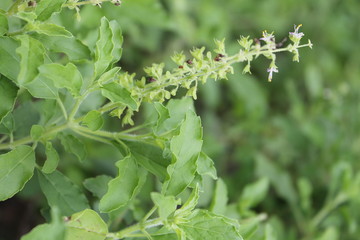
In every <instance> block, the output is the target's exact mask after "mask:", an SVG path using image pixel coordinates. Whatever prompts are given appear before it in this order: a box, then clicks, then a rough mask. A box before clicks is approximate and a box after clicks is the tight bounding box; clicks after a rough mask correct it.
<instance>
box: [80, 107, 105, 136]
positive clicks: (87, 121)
mask: <svg viewBox="0 0 360 240" xmlns="http://www.w3.org/2000/svg"><path fill="white" fill-rule="evenodd" d="M82 124H83V125H85V126H87V127H88V128H90V130H92V131H96V130H99V129H100V128H101V127H102V126H103V125H104V119H103V117H102V115H101V113H100V112H98V111H96V110H93V111H90V112H88V113H87V114H86V115H85V117H84V119H83V120H82Z"/></svg>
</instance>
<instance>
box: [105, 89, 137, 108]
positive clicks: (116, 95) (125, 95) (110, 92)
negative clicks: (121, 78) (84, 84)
mask: <svg viewBox="0 0 360 240" xmlns="http://www.w3.org/2000/svg"><path fill="white" fill-rule="evenodd" d="M101 93H102V95H103V96H104V97H106V98H107V99H109V100H110V101H111V102H113V103H122V104H125V105H127V106H129V107H130V108H131V109H133V110H136V109H137V107H138V104H137V103H136V101H135V100H134V98H133V97H132V96H131V93H130V92H129V91H128V90H126V89H125V88H123V87H122V86H121V85H120V84H118V83H114V82H112V83H108V84H105V85H104V86H102V88H101Z"/></svg>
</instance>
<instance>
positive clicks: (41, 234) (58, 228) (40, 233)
mask: <svg viewBox="0 0 360 240" xmlns="http://www.w3.org/2000/svg"><path fill="white" fill-rule="evenodd" d="M51 210H52V211H51V216H52V222H51V223H49V224H47V223H46V224H41V225H38V226H36V227H35V228H34V229H32V230H31V232H29V233H28V234H26V235H25V236H23V237H22V238H21V240H35V239H36V240H48V239H51V240H64V238H65V224H64V222H63V221H62V219H61V216H60V215H59V214H60V213H59V210H58V208H57V207H55V208H52V209H51Z"/></svg>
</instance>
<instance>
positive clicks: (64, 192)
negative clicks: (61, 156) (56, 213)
mask: <svg viewBox="0 0 360 240" xmlns="http://www.w3.org/2000/svg"><path fill="white" fill-rule="evenodd" d="M37 173H38V179H39V183H40V187H41V189H42V191H43V193H44V194H45V197H46V199H47V201H48V203H49V206H50V207H51V208H53V207H55V206H57V207H59V209H60V212H61V215H62V216H70V215H71V214H73V213H75V212H79V211H82V210H84V209H86V208H89V204H88V201H87V199H86V197H85V195H84V194H83V193H82V192H81V191H80V189H79V188H78V187H77V186H76V185H75V184H73V183H72V182H71V181H70V180H69V179H68V178H67V177H65V176H64V175H63V174H62V173H60V172H59V171H54V172H52V173H50V174H45V173H43V172H41V171H37Z"/></svg>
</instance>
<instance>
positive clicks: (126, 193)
mask: <svg viewBox="0 0 360 240" xmlns="http://www.w3.org/2000/svg"><path fill="white" fill-rule="evenodd" d="M116 166H117V167H118V169H119V173H118V175H117V176H116V178H114V179H113V180H111V181H110V182H109V184H108V191H107V193H106V194H105V196H104V197H103V198H102V199H101V200H100V205H99V208H100V211H102V212H111V211H114V210H116V209H118V208H120V207H123V206H125V205H126V204H127V203H128V202H129V201H130V200H131V199H132V198H133V197H134V195H135V193H136V191H137V189H138V187H139V184H140V183H141V181H142V178H144V176H145V172H144V171H143V170H141V169H140V168H139V167H138V165H137V164H136V160H135V159H134V157H133V156H131V155H129V156H127V157H125V158H124V159H122V160H120V161H118V162H117V163H116Z"/></svg>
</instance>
